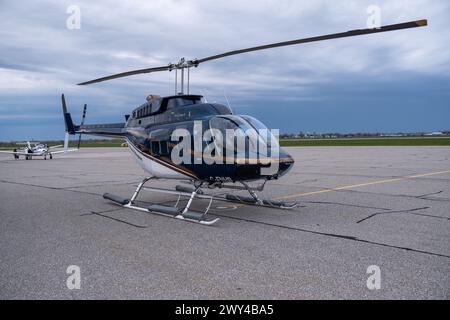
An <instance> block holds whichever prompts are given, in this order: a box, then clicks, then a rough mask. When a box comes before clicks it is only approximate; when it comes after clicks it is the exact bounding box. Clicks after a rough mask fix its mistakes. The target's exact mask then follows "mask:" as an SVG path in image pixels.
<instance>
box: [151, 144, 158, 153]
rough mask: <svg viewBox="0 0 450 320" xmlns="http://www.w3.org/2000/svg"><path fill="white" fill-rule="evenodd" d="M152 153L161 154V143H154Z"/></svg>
mask: <svg viewBox="0 0 450 320" xmlns="http://www.w3.org/2000/svg"><path fill="white" fill-rule="evenodd" d="M152 153H153V154H158V153H159V141H152Z"/></svg>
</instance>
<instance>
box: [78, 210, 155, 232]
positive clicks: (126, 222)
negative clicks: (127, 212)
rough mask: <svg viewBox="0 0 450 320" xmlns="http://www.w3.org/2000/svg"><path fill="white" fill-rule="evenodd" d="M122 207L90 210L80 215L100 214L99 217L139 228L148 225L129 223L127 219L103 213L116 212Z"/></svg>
mask: <svg viewBox="0 0 450 320" xmlns="http://www.w3.org/2000/svg"><path fill="white" fill-rule="evenodd" d="M122 209H123V208H118V209H111V210H105V211H98V212H96V211H91V212H90V213H83V214H80V216H83V217H85V216H90V215H95V216H100V217H103V218H107V219H111V220H114V221H117V222H120V223H124V224H127V225H130V226H132V227H136V228H140V229H145V228H148V226H143V225H139V224H135V223H131V222H128V221H125V220H122V219H119V218H114V217H111V216H108V215H106V214H104V213H110V212H117V211H120V210H122Z"/></svg>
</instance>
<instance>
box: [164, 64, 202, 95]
mask: <svg viewBox="0 0 450 320" xmlns="http://www.w3.org/2000/svg"><path fill="white" fill-rule="evenodd" d="M197 66H198V61H197V60H196V59H195V60H186V59H185V58H181V59H180V61H178V62H177V63H171V64H169V68H168V70H169V71H172V70H175V94H184V88H185V87H186V92H187V94H189V85H190V79H189V77H190V71H189V69H190V68H192V67H197ZM184 69H187V82H185V81H184ZM178 70H180V71H181V72H180V91H178V72H177V71H178Z"/></svg>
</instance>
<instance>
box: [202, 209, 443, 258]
mask: <svg viewBox="0 0 450 320" xmlns="http://www.w3.org/2000/svg"><path fill="white" fill-rule="evenodd" d="M211 215H213V216H218V217H221V218H228V219H232V220H239V221H245V222H249V223H256V224H261V225H266V226H271V227H276V228H282V229H288V230H293V231H299V232H306V233H312V234H316V235H321V236H327V237H333V238H339V239H344V240H351V241H356V242H362V243H367V244H372V245H377V246H381V247H387V248H393V249H401V250H406V251H411V252H416V253H423V254H428V255H432V256H437V257H442V258H447V259H450V256H448V255H445V254H441V253H435V252H431V251H424V250H418V249H413V248H408V247H402V246H396V245H391V244H386V243H381V242H375V241H370V240H365V239H360V238H357V237H354V236H346V235H340V234H334V233H326V232H321V231H314V230H309V229H303V228H297V227H289V226H284V225H279V224H275V223H270V222H263V221H258V220H252V219H247V218H238V217H231V216H226V215H221V214H217V213H213V214H211Z"/></svg>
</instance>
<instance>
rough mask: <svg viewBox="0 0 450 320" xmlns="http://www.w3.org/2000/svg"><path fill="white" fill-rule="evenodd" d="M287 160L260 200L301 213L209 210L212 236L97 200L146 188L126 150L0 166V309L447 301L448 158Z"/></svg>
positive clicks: (438, 154)
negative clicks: (59, 304)
mask: <svg viewBox="0 0 450 320" xmlns="http://www.w3.org/2000/svg"><path fill="white" fill-rule="evenodd" d="M287 150H288V152H289V153H291V155H292V156H293V157H294V159H295V161H296V163H295V166H294V168H293V170H291V172H290V173H289V174H288V175H287V176H285V177H283V178H281V179H280V180H277V181H272V182H268V183H267V185H266V189H265V190H264V192H262V194H261V195H262V196H263V197H265V198H275V199H281V200H285V201H297V202H298V203H299V206H298V207H297V208H296V209H294V210H290V211H288V210H277V209H270V208H261V207H254V206H242V205H236V204H232V203H228V202H214V203H213V204H212V208H211V212H210V217H211V218H215V217H219V218H220V221H219V222H218V223H217V224H215V225H214V226H202V225H199V224H194V223H189V222H183V221H181V220H176V219H172V218H167V217H163V216H158V215H154V214H150V213H146V212H138V211H134V210H129V209H124V208H122V207H119V206H117V205H115V204H113V203H111V202H109V201H107V200H105V199H103V198H102V194H103V193H105V192H109V193H114V194H118V195H121V196H123V197H129V196H130V195H131V194H132V192H133V191H134V189H135V188H136V185H137V183H138V182H140V180H141V179H142V178H143V177H144V176H145V173H144V171H143V170H142V169H140V167H139V166H138V164H137V163H136V162H135V161H134V160H133V159H132V156H131V154H130V153H129V151H128V149H127V148H86V149H82V150H80V151H78V152H73V153H70V154H67V155H59V156H58V155H57V156H55V157H54V159H53V160H41V159H33V160H32V161H25V160H18V161H15V160H14V159H13V157H12V156H7V155H0V299H132V298H135V299H141V298H143V299H241V298H242V299H449V298H450V290H449V288H450V148H448V147H329V148H322V147H311V148H287ZM176 184H177V183H176V182H172V181H158V182H157V183H156V185H157V186H158V187H167V188H171V189H173V188H174V187H175V185H176ZM221 192H223V190H222V191H221ZM176 198H177V197H176V196H175V197H174V196H170V195H165V194H149V193H143V194H142V195H141V200H143V201H147V202H159V203H161V202H164V203H168V202H169V203H170V201H173V200H176ZM207 204H208V202H207V201H205V200H202V201H199V202H197V203H196V204H195V206H197V207H198V208H201V207H202V206H203V207H205V206H206V205H207ZM72 265H75V266H78V267H79V269H80V289H69V288H68V287H67V279H68V277H69V274H68V273H67V272H66V271H67V268H68V267H69V266H72ZM370 266H376V267H370ZM368 268H369V271H370V272H369V273H368V272H367V271H368ZM373 268H375V269H376V270H379V271H380V274H379V275H380V277H378V272H374V271H373V270H375V269H373ZM374 277H376V278H377V281H378V280H379V282H377V281H375V282H373V281H372V280H373V279H374ZM368 278H370V279H369V285H368V283H367V282H368ZM374 283H376V284H379V289H377V288H378V286H374V285H373V284H374Z"/></svg>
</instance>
